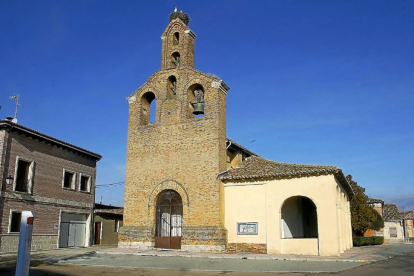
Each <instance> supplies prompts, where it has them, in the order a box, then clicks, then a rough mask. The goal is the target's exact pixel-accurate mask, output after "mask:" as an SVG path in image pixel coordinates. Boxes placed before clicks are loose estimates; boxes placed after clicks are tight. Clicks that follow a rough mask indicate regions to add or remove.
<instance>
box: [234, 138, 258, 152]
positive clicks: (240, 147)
mask: <svg viewBox="0 0 414 276" xmlns="http://www.w3.org/2000/svg"><path fill="white" fill-rule="evenodd" d="M226 139H227V146H228V147H230V148H233V147H235V148H238V149H239V150H241V151H243V152H244V153H245V154H247V155H248V156H251V155H256V156H259V155H257V154H256V153H254V152H252V151H251V150H249V149H248V148H246V147H243V146H242V145H240V144H239V143H237V142H236V141H234V140H232V139H230V138H226Z"/></svg>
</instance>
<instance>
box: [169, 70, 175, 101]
mask: <svg viewBox="0 0 414 276" xmlns="http://www.w3.org/2000/svg"><path fill="white" fill-rule="evenodd" d="M176 90H177V78H176V77H175V76H174V75H171V76H169V77H168V79H167V99H172V98H174V96H175V95H176V94H177V92H176Z"/></svg>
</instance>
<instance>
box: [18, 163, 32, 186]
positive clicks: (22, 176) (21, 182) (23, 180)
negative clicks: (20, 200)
mask: <svg viewBox="0 0 414 276" xmlns="http://www.w3.org/2000/svg"><path fill="white" fill-rule="evenodd" d="M32 163H33V162H29V161H25V160H22V159H20V158H19V159H18V161H17V173H16V180H15V191H17V192H24V193H29V192H30V178H31V177H30V175H31V167H32Z"/></svg>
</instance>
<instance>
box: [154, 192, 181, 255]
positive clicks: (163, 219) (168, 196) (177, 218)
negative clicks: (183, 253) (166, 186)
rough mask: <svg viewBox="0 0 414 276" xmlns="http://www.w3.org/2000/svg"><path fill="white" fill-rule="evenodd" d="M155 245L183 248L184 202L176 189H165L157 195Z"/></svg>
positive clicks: (158, 246)
mask: <svg viewBox="0 0 414 276" xmlns="http://www.w3.org/2000/svg"><path fill="white" fill-rule="evenodd" d="M156 206H157V207H156V218H155V219H156V228H155V247H156V248H170V249H181V228H182V222H183V202H182V199H181V196H180V194H178V193H177V192H176V191H174V190H164V191H162V192H161V193H160V194H159V195H158V197H157V205H156Z"/></svg>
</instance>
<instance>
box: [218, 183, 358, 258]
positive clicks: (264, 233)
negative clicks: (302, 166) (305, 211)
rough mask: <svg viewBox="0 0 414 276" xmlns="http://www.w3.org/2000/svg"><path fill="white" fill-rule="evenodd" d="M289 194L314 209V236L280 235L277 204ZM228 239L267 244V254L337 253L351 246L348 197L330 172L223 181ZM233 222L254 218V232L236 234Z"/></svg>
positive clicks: (279, 216) (335, 254)
mask: <svg viewBox="0 0 414 276" xmlns="http://www.w3.org/2000/svg"><path fill="white" fill-rule="evenodd" d="M292 196H304V197H308V198H309V199H311V200H312V201H313V203H314V204H315V205H316V208H317V213H318V232H319V238H318V239H316V240H315V239H301V240H302V243H301V244H302V246H300V247H298V246H297V243H300V241H299V239H282V233H281V231H282V230H281V228H282V227H281V208H282V205H283V202H284V201H285V200H286V199H288V198H290V197H292ZM224 198H225V227H226V229H227V231H228V242H229V243H256V244H267V253H269V254H292V253H296V254H313V255H317V254H319V255H323V256H337V255H339V254H340V253H342V252H343V251H344V250H346V249H349V248H351V247H352V238H351V235H352V233H351V224H350V215H349V201H348V198H347V196H346V195H345V193H344V192H343V191H342V190H341V188H340V187H338V183H337V181H336V179H335V177H334V176H333V175H323V176H311V177H301V178H292V179H280V180H270V181H258V182H243V183H237V182H227V183H225V184H224ZM237 222H257V223H258V234H257V235H237Z"/></svg>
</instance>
